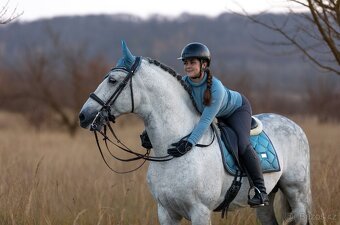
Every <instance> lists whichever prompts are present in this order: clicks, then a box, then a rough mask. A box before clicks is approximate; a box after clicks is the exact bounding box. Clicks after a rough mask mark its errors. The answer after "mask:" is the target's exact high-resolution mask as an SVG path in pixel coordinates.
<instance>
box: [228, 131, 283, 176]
mask: <svg viewBox="0 0 340 225" xmlns="http://www.w3.org/2000/svg"><path fill="white" fill-rule="evenodd" d="M221 142H222V141H221ZM250 143H251V145H252V146H253V147H254V149H255V151H256V153H257V155H258V157H259V159H260V162H261V167H262V171H263V173H270V172H277V171H280V170H281V168H280V163H279V159H278V157H277V154H276V151H275V149H274V146H273V144H272V142H271V141H270V139H269V138H268V136H267V135H266V133H265V132H264V131H262V132H261V133H260V134H258V135H254V136H250ZM221 152H222V158H223V163H224V167H225V169H226V170H227V171H228V172H229V173H230V174H232V175H235V174H236V170H239V169H238V166H237V164H236V163H235V161H234V158H233V156H232V155H231V154H230V153H229V151H228V150H227V148H226V147H225V145H224V144H222V148H221Z"/></svg>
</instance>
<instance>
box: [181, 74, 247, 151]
mask: <svg viewBox="0 0 340 225" xmlns="http://www.w3.org/2000/svg"><path fill="white" fill-rule="evenodd" d="M182 79H183V80H184V81H185V82H186V83H187V84H188V85H189V86H190V87H191V90H192V95H193V97H194V100H195V103H196V105H197V108H198V110H199V111H200V112H201V113H202V115H201V118H200V120H199V122H198V124H197V125H196V126H195V128H194V129H193V131H192V133H191V134H190V136H189V138H188V141H189V142H190V143H191V144H193V145H196V144H197V143H198V141H199V140H200V139H201V137H202V136H203V134H204V132H206V130H207V129H208V128H209V126H210V124H211V123H212V121H213V120H214V118H215V117H221V116H223V117H228V116H230V115H231V114H232V113H233V112H235V110H236V109H237V108H239V107H240V106H241V105H242V97H241V94H240V93H238V92H236V91H232V90H230V89H228V88H226V87H225V86H224V85H223V84H222V82H221V81H220V80H218V79H217V78H215V77H213V78H212V85H211V97H212V99H211V100H212V101H211V104H210V105H209V106H206V105H204V104H203V98H204V92H205V90H206V88H207V82H206V81H207V74H205V75H204V77H203V79H202V80H201V81H200V82H199V83H195V82H193V81H192V80H191V79H190V78H189V77H188V76H187V75H186V76H183V78H182Z"/></svg>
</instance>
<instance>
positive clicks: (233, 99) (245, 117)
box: [141, 42, 269, 207]
mask: <svg viewBox="0 0 340 225" xmlns="http://www.w3.org/2000/svg"><path fill="white" fill-rule="evenodd" d="M179 59H181V60H182V61H183V62H184V71H185V73H186V75H185V76H184V77H183V80H184V81H185V82H186V83H187V84H188V85H189V86H190V87H191V89H192V95H193V97H194V100H195V102H196V105H197V108H198V110H199V111H200V112H201V113H202V115H201V118H200V120H199V122H198V124H197V125H196V126H195V128H194V129H193V131H192V133H191V134H190V136H189V137H188V139H186V140H182V141H180V142H178V143H175V144H173V146H174V147H173V148H170V149H168V154H169V155H172V156H174V157H180V156H182V155H184V154H185V153H187V152H188V151H189V150H191V149H192V147H193V146H195V145H196V144H197V143H198V141H199V140H200V138H201V137H202V135H203V134H204V133H205V132H206V130H207V129H208V128H209V126H210V124H211V123H212V122H213V120H214V118H215V117H217V119H218V120H221V121H223V122H224V123H225V124H227V125H228V126H229V127H230V128H232V129H233V130H234V131H235V132H236V134H237V136H238V146H239V157H240V160H241V162H242V163H243V165H244V166H245V168H246V170H247V172H248V175H249V176H250V179H251V180H252V181H253V184H254V186H255V187H256V189H257V191H256V192H255V195H254V197H253V198H251V199H249V200H248V204H249V205H250V206H251V207H258V206H264V205H268V204H269V200H268V196H267V193H266V188H265V185H264V180H263V174H262V170H261V167H260V161H259V158H258V157H257V155H256V153H255V150H254V149H253V147H252V145H251V144H250V140H249V135H250V134H249V133H250V127H251V115H252V111H251V106H250V104H249V101H248V100H247V99H246V98H245V97H244V96H243V95H241V94H240V93H238V92H236V91H232V90H230V89H228V88H226V87H224V86H223V84H222V83H221V81H219V80H218V79H217V78H216V77H213V76H212V74H211V72H210V70H209V65H210V60H211V56H210V51H209V49H208V48H207V46H205V45H204V44H201V43H197V42H194V43H190V44H188V45H187V46H185V47H184V48H183V50H182V54H181V57H180V58H179ZM142 136H143V135H142ZM141 138H143V137H141ZM142 145H143V139H142ZM143 146H148V145H145V144H144V145H143ZM148 147H151V145H149V146H148Z"/></svg>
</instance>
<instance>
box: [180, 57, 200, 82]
mask: <svg viewBox="0 0 340 225" xmlns="http://www.w3.org/2000/svg"><path fill="white" fill-rule="evenodd" d="M183 62H184V71H185V73H186V74H187V75H188V76H189V77H190V78H193V79H197V78H200V77H201V74H200V66H201V65H200V61H199V60H198V59H195V58H192V59H190V58H189V59H185V60H184V61H183Z"/></svg>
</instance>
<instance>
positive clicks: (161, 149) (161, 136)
mask: <svg viewBox="0 0 340 225" xmlns="http://www.w3.org/2000/svg"><path fill="white" fill-rule="evenodd" d="M143 76H145V77H144V85H145V87H146V92H145V93H144V94H145V96H144V99H145V100H146V101H145V102H146V104H145V107H144V110H142V111H143V112H141V116H142V117H143V119H144V123H145V127H146V131H147V132H148V135H149V137H150V139H151V141H152V144H153V147H154V149H155V150H156V151H155V154H156V155H164V154H165V153H166V149H167V148H169V145H170V144H171V143H174V142H177V141H179V140H180V139H181V138H182V137H184V136H186V135H188V134H189V133H190V132H191V131H192V129H193V128H194V126H195V124H196V123H197V121H198V119H199V115H198V113H197V112H196V110H195V108H194V106H193V104H192V102H191V99H190V96H189V94H188V93H187V91H186V90H185V89H184V88H183V86H182V85H181V84H180V82H178V80H176V78H174V77H173V76H172V75H170V74H167V72H165V71H163V70H161V69H160V68H159V69H156V70H150V71H146V73H145V74H144V75H143Z"/></svg>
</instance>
